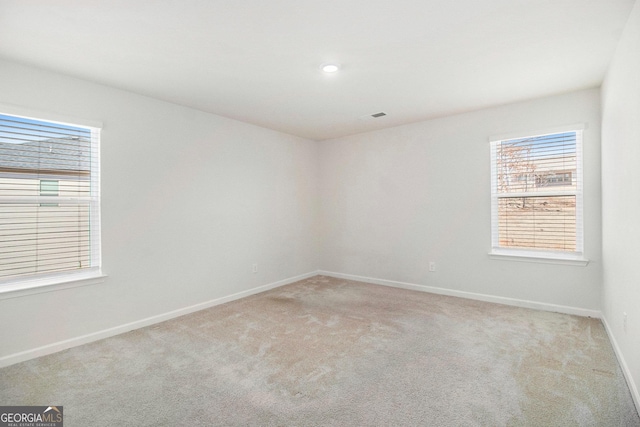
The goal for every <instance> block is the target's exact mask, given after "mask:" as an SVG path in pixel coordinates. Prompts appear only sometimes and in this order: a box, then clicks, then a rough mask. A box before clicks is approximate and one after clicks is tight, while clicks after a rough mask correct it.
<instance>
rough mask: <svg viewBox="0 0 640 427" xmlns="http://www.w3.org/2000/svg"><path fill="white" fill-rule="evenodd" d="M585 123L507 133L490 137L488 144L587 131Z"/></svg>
mask: <svg viewBox="0 0 640 427" xmlns="http://www.w3.org/2000/svg"><path fill="white" fill-rule="evenodd" d="M587 127H588V126H587V123H574V124H572V125H561V126H551V127H548V128H543V129H534V130H528V131H517V132H508V133H502V134H498V135H490V136H489V142H494V141H503V140H505V139H518V138H528V137H536V136H544V135H551V134H554V133H562V132H571V131H574V130H576V131H583V130H586V129H587Z"/></svg>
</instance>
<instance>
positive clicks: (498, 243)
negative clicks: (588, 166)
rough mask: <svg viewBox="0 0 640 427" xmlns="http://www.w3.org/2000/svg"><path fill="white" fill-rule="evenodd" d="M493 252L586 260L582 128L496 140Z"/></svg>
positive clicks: (492, 216) (492, 231)
mask: <svg viewBox="0 0 640 427" xmlns="http://www.w3.org/2000/svg"><path fill="white" fill-rule="evenodd" d="M491 172H492V173H491V180H492V182H491V202H492V203H491V221H492V223H491V234H492V254H496V255H513V256H518V255H519V256H527V257H540V258H554V259H563V258H564V259H581V258H582V252H583V235H582V131H581V130H572V131H568V132H560V133H551V134H545V135H535V136H527V137H523V138H515V139H504V140H502V139H501V140H493V141H491Z"/></svg>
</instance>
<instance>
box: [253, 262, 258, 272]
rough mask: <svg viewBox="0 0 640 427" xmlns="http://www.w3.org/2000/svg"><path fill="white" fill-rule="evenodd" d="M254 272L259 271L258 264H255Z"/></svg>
mask: <svg viewBox="0 0 640 427" xmlns="http://www.w3.org/2000/svg"><path fill="white" fill-rule="evenodd" d="M253 272H254V273H257V272H258V264H253Z"/></svg>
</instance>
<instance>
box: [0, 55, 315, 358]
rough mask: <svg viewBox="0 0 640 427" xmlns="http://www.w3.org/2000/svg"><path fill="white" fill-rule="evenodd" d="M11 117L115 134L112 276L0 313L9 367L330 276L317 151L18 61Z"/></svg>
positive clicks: (0, 308) (11, 76)
mask: <svg viewBox="0 0 640 427" xmlns="http://www.w3.org/2000/svg"><path fill="white" fill-rule="evenodd" d="M0 104H12V105H16V106H19V107H24V108H28V109H33V110H40V111H44V112H47V113H54V114H61V115H65V116H72V117H77V118H82V119H88V120H97V121H101V122H102V123H103V124H104V129H103V132H102V150H101V151H102V225H103V265H104V271H105V272H106V274H108V276H109V277H108V279H107V281H106V283H103V284H98V285H92V286H86V287H80V288H74V289H67V290H60V291H55V292H48V293H40V294H37V295H31V296H25V297H20V298H11V299H3V300H0V359H1V358H2V357H3V356H7V355H12V354H15V353H18V352H21V351H26V350H30V349H34V348H37V347H40V346H45V345H47V344H51V343H55V342H59V341H62V340H66V339H71V338H74V337H79V336H83V335H85V334H91V333H95V332H97V331H102V330H105V329H108V328H113V327H117V326H119V325H123V324H126V323H129V322H136V321H139V320H140V319H145V318H147V317H151V316H156V315H160V314H163V313H167V312H169V311H172V310H176V309H180V308H183V307H187V306H191V305H194V304H198V303H202V302H205V301H209V300H213V299H216V298H220V297H224V296H228V295H231V294H234V293H237V292H241V291H245V290H249V289H252V288H255V287H258V286H260V285H265V284H269V283H272V282H276V281H280V280H285V279H288V278H291V277H294V276H298V275H302V274H306V273H310V272H312V271H315V270H316V269H317V248H316V237H317V236H316V231H317V227H316V224H317V218H316V215H317V145H316V142H313V141H308V140H304V139H301V138H297V137H293V136H289V135H285V134H282V133H277V132H274V131H270V130H266V129H262V128H259V127H256V126H252V125H248V124H244V123H240V122H237V121H233V120H229V119H226V118H222V117H219V116H215V115H211V114H206V113H203V112H199V111H196V110H192V109H188V108H184V107H180V106H177V105H173V104H169V103H165V102H161V101H158V100H154V99H150V98H146V97H143V96H139V95H135V94H132V93H128V92H124V91H120V90H116V89H112V88H108V87H105V86H101V85H97V84H92V83H88V82H84V81H81V80H76V79H73V78H70V77H65V76H61V75H57V74H54V73H49V72H45V71H41V70H37V69H33V68H29V67H24V66H21V65H17V64H13V63H8V62H0ZM254 263H257V264H258V269H259V271H258V273H257V274H253V273H252V271H251V266H252V264H254Z"/></svg>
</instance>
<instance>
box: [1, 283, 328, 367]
mask: <svg viewBox="0 0 640 427" xmlns="http://www.w3.org/2000/svg"><path fill="white" fill-rule="evenodd" d="M318 274H319V273H318V272H317V271H313V272H310V273H306V274H301V275H299V276H295V277H290V278H288V279H284V280H279V281H277V282H273V283H269V284H266V285H263V286H258V287H256V288H252V289H249V290H246V291H242V292H238V293H235V294H232V295H228V296H226V297H222V298H216V299H213V300H210V301H206V302H203V303H199V304H195V305H192V306H189V307H183V308H180V309H177V310H173V311H169V312H167V313H163V314H159V315H157V316H151V317H147V318H146V319H141V320H136V321H135V322H130V323H126V324H124V325H120V326H115V327H113V328H109V329H104V330H102V331H98V332H92V333H90V334H86V335H82V336H79V337H74V338H70V339H68V340H64V341H58V342H55V343H51V344H47V345H44V346H42V347H38V348H34V349H31V350H25V351H21V352H19V353H14V354H9V355H7V356H3V357H0V368H2V367H5V366H9V365H13V364H15V363H20V362H24V361H26V360H30V359H35V358H36V357H42V356H46V355H48V354H52V353H56V352H58V351H62V350H66V349H68V348H71V347H77V346H80V345H83V344H88V343H90V342H94V341H98V340H101V339H104V338H109V337H113V336H115V335H119V334H123V333H125V332H129V331H133V330H135V329H139V328H144V327H145V326H149V325H153V324H156V323H160V322H164V321H166V320H170V319H173V318H176V317H180V316H184V315H185V314H190V313H194V312H196V311H200V310H204V309H206V308H210V307H214V306H216V305H219V304H224V303H226V302H230V301H234V300H237V299H240V298H245V297H248V296H251V295H254V294H257V293H260V292H264V291H268V290H269V289H274V288H277V287H280V286H284V285H288V284H290V283H293V282H297V281H299V280H304V279H308V278H309V277H313V276H316V275H318Z"/></svg>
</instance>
